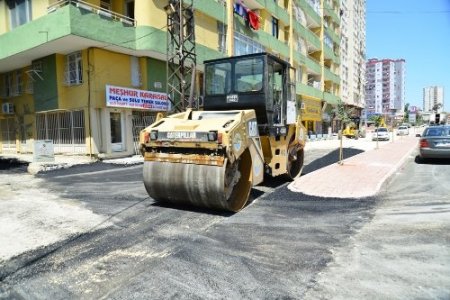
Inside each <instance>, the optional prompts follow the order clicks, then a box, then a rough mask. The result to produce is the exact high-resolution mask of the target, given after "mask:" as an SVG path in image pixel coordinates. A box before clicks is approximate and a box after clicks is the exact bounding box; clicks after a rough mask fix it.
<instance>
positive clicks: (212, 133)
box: [208, 131, 217, 142]
mask: <svg viewBox="0 0 450 300" xmlns="http://www.w3.org/2000/svg"><path fill="white" fill-rule="evenodd" d="M216 140H217V131H210V132H208V141H210V142H214V141H216Z"/></svg>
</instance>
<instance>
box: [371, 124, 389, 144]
mask: <svg viewBox="0 0 450 300" xmlns="http://www.w3.org/2000/svg"><path fill="white" fill-rule="evenodd" d="M376 140H379V141H389V131H388V129H387V128H386V127H379V128H377V129H375V131H374V132H373V135H372V141H376Z"/></svg>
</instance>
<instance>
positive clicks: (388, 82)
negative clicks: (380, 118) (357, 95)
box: [365, 58, 405, 117]
mask: <svg viewBox="0 0 450 300" xmlns="http://www.w3.org/2000/svg"><path fill="white" fill-rule="evenodd" d="M366 81H367V83H366V94H365V97H366V113H367V116H368V117H370V116H371V115H374V114H378V115H385V116H388V115H391V116H395V115H396V114H400V113H403V109H404V103H405V60H404V59H395V60H394V59H381V60H379V59H375V58H374V59H369V60H368V62H367V64H366Z"/></svg>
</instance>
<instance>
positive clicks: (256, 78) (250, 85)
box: [234, 58, 264, 93]
mask: <svg viewBox="0 0 450 300" xmlns="http://www.w3.org/2000/svg"><path fill="white" fill-rule="evenodd" d="M263 72H264V64H263V60H262V59H261V58H251V59H247V60H242V61H238V62H236V65H235V73H236V76H235V78H236V82H235V85H234V90H235V92H238V93H245V92H257V91H260V90H261V89H262V87H263V77H264V73H263Z"/></svg>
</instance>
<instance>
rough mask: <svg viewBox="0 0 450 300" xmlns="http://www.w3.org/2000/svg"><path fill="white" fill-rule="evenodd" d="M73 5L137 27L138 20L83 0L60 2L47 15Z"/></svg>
mask: <svg viewBox="0 0 450 300" xmlns="http://www.w3.org/2000/svg"><path fill="white" fill-rule="evenodd" d="M66 5H73V6H75V7H78V8H81V9H84V10H87V11H90V12H92V13H94V14H97V15H99V16H102V17H104V18H108V19H111V20H114V21H118V22H122V23H124V24H126V25H130V26H136V20H135V19H132V18H130V17H127V16H124V15H121V14H118V13H115V12H113V11H110V10H107V9H104V8H102V7H99V6H96V5H93V4H91V3H88V2H85V1H81V0H60V1H58V2H56V3H54V4H52V5H50V6H49V7H48V8H47V13H51V12H53V11H55V10H57V9H59V8H61V7H63V6H66Z"/></svg>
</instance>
